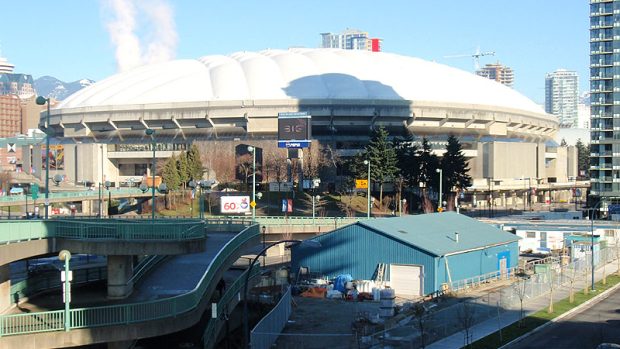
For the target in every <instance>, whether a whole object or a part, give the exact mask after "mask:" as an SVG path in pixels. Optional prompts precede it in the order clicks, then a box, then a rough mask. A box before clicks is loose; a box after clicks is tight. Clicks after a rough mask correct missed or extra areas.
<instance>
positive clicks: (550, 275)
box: [547, 269, 556, 314]
mask: <svg viewBox="0 0 620 349" xmlns="http://www.w3.org/2000/svg"><path fill="white" fill-rule="evenodd" d="M547 277H548V281H549V308H548V309H547V313H549V314H551V313H553V292H554V291H555V286H556V285H555V281H556V276H555V270H553V269H549V271H548V272H547Z"/></svg>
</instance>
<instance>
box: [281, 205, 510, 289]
mask: <svg viewBox="0 0 620 349" xmlns="http://www.w3.org/2000/svg"><path fill="white" fill-rule="evenodd" d="M312 240H316V241H318V242H320V243H321V246H322V247H321V248H319V249H315V248H308V247H304V246H302V245H297V246H294V247H293V249H292V256H291V271H292V272H293V273H297V272H298V270H299V268H300V267H307V268H309V271H310V272H311V273H313V274H314V273H319V274H321V275H324V276H328V277H330V278H333V277H336V276H338V275H340V274H350V275H351V276H352V277H353V279H359V280H370V279H373V277H374V276H376V274H377V271H378V269H379V266H380V265H385V269H384V270H385V272H384V280H386V281H387V280H389V282H390V286H391V287H392V288H394V289H395V291H396V294H397V295H411V296H423V295H427V294H431V293H434V292H437V291H441V290H445V289H446V288H447V287H450V286H451V284H454V283H456V282H458V281H463V280H466V279H470V278H474V277H478V276H481V275H484V276H490V275H493V276H494V277H496V276H498V275H500V276H501V275H502V274H505V275H508V273H510V272H511V271H510V269H511V268H514V267H516V266H517V265H518V256H519V254H518V240H519V237H517V236H516V235H514V234H511V233H509V232H506V231H503V230H501V229H498V228H496V227H494V226H492V225H489V224H486V223H482V222H480V221H478V220H476V219H473V218H470V217H467V216H465V215H460V214H457V213H454V212H443V213H431V214H424V215H413V216H405V217H395V218H386V219H377V220H364V221H360V222H357V223H354V224H351V225H348V226H346V227H342V228H340V229H336V230H334V231H332V232H330V233H327V234H323V235H320V236H316V237H314V238H312Z"/></svg>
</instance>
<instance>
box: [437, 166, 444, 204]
mask: <svg viewBox="0 0 620 349" xmlns="http://www.w3.org/2000/svg"><path fill="white" fill-rule="evenodd" d="M435 172H437V173H439V200H437V201H438V203H437V208H438V209H439V208H441V210H439V212H441V211H443V205H442V196H443V192H442V191H443V170H442V169H440V168H438V169H436V170H435Z"/></svg>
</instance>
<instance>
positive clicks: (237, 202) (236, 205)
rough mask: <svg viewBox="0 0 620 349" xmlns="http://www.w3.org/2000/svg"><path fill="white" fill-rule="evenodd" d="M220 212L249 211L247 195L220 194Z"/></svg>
mask: <svg viewBox="0 0 620 349" xmlns="http://www.w3.org/2000/svg"><path fill="white" fill-rule="evenodd" d="M220 212H221V213H223V214H229V213H249V212H250V197H249V196H222V197H221V199H220Z"/></svg>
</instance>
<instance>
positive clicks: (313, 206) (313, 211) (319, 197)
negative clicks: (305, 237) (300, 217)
mask: <svg viewBox="0 0 620 349" xmlns="http://www.w3.org/2000/svg"><path fill="white" fill-rule="evenodd" d="M315 199H316V201H319V200H321V196H320V195H312V224H313V225H314V217H315V216H316V214H315V209H314V208H315V204H314V200H315Z"/></svg>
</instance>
